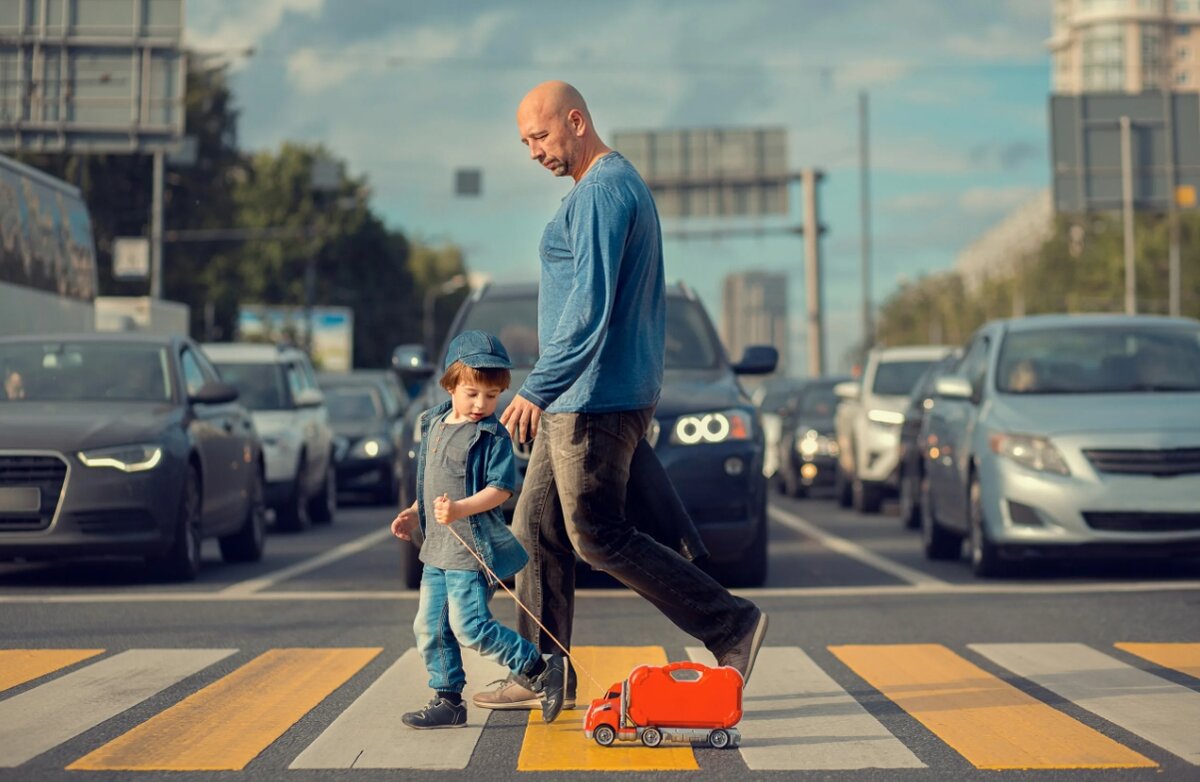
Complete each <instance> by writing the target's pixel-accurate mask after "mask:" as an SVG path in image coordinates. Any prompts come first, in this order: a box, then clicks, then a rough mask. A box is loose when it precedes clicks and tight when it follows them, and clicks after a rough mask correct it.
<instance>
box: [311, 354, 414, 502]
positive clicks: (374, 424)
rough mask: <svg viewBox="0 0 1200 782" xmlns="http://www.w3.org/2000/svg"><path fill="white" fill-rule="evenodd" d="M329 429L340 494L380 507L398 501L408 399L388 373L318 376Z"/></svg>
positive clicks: (379, 371)
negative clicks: (359, 494)
mask: <svg viewBox="0 0 1200 782" xmlns="http://www.w3.org/2000/svg"><path fill="white" fill-rule="evenodd" d="M317 383H318V384H320V386H321V389H322V391H324V392H325V404H326V406H327V407H328V408H329V420H330V422H331V424H332V426H333V463H334V467H335V469H336V470H337V486H338V491H339V492H366V493H368V494H369V495H370V496H371V498H372V499H373V500H374V501H375V502H376V503H378V504H380V505H391V504H395V503H396V502H397V500H398V499H399V496H400V478H401V458H400V457H401V450H400V449H401V447H402V446H403V442H402V441H403V434H402V431H403V428H404V420H403V419H404V411H405V408H407V407H408V403H409V401H410V400H409V398H408V394H407V393H405V391H404V389H403V388H401V387H400V382H399V381H398V380H397V379H396V375H395V373H393V372H392V371H391V370H367V369H363V370H355V371H353V372H345V373H320V374H318V375H317Z"/></svg>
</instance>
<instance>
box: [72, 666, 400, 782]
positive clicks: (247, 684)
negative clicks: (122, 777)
mask: <svg viewBox="0 0 1200 782" xmlns="http://www.w3.org/2000/svg"><path fill="white" fill-rule="evenodd" d="M381 651H383V650H382V649H378V648H373V649H272V650H270V651H268V652H265V653H263V654H262V655H260V656H258V657H256V658H255V659H253V660H251V661H250V662H249V663H247V664H246V665H243V666H242V667H241V668H238V669H237V670H236V671H234V672H233V673H231V674H229V675H228V676H225V677H224V678H222V679H220V680H219V681H217V682H214V683H213V684H210V685H209V686H207V687H205V688H204V689H202V690H200V691H198V692H196V693H193V694H192V695H190V696H188V697H187V698H185V699H184V700H182V701H180V702H179V703H177V704H175V705H174V706H172V707H171V708H169V709H167V710H166V711H164V712H161V713H160V714H158V715H157V716H155V717H153V718H151V719H150V720H148V721H146V722H143V723H142V724H141V725H138V726H137V727H136V728H134V729H133V730H131V731H129V732H128V733H126V734H124V735H123V736H119V737H118V738H116V739H114V740H113V741H111V742H109V743H108V744H105V745H104V746H102V747H100V748H99V749H97V750H95V751H94V752H92V753H90V754H88V755H85V756H84V757H82V758H80V759H79V760H77V761H75V762H74V763H72V764H71V765H69V766H67V768H68V769H70V770H85V771H105V770H109V771H238V770H241V769H243V768H245V767H246V764H248V763H249V762H250V761H251V760H253V759H254V757H255V756H256V755H258V753H260V752H262V751H263V750H264V749H266V748H267V747H268V746H270V745H271V743H272V742H274V741H275V740H276V739H278V738H279V737H280V736H282V735H283V734H284V733H285V732H286V731H287V729H288V728H290V727H291V726H292V725H294V724H295V723H296V722H297V721H298V720H299V719H300V718H301V717H303V716H304V715H305V714H307V713H308V712H309V711H310V710H311V709H312V708H313V707H315V706H316V705H317V704H318V703H320V702H321V701H322V700H324V699H325V697H326V696H328V695H329V694H330V693H332V692H333V691H334V690H336V689H337V688H338V687H340V686H342V685H343V684H345V683H346V681H348V680H349V679H350V677H351V676H353V675H354V674H355V673H357V672H358V671H359V670H360V669H361V668H362V667H363V666H365V665H366V664H367V663H369V662H370V661H371V660H372V659H373V658H374V657H375V656H376V655H378V654H379V653H380V652H381Z"/></svg>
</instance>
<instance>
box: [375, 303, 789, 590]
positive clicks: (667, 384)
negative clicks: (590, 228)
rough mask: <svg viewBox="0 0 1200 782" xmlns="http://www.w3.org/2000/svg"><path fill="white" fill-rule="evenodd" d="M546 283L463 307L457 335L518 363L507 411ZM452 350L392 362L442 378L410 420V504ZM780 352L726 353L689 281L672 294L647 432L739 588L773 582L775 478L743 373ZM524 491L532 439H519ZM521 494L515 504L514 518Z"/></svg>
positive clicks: (410, 351)
mask: <svg viewBox="0 0 1200 782" xmlns="http://www.w3.org/2000/svg"><path fill="white" fill-rule="evenodd" d="M537 293H538V289H537V285H536V284H533V283H523V284H521V283H513V284H504V285H488V286H485V287H483V288H481V289H479V290H477V291H475V292H474V293H473V294H472V295H471V296H470V297H468V298H467V300H466V301H464V302H463V305H462V307H461V308H460V309H459V311H458V314H457V315H456V316H455V319H454V322H453V324H452V325H451V327H450V331H449V334H448V337H447V342H448V341H449V338H452V337H453V336H454V335H456V334H459V333H461V332H463V331H467V330H470V329H480V330H482V331H487V332H489V333H491V334H495V335H496V336H497V337H499V338H500V341H501V342H503V343H504V347H505V348H506V349H507V350H508V354H509V356H510V357H511V358H512V362H513V365H514V369H513V372H512V386H511V387H510V388H509V390H508V391H506V392H505V393H504V394H503V395H502V396H501V397H500V403H499V405H498V406H497V408H496V413H497V415H499V414H500V413H501V412H503V410H504V408H505V407H506V406H507V404H508V402H509V400H510V399H512V397H513V395H514V394H515V393H516V391H517V389H519V388H520V387H521V384H522V383H523V382H524V381H525V378H526V376H527V375H528V374H529V372H530V370H532V369H533V365H534V363H535V362H536V361H537V357H538V340H537ZM444 356H445V346H443V348H442V350H441V351H440V352H439V356H438V357H437V360H436V361H431V360H430V357H429V356H428V355H427V354H426V351H425V350H424V349H423V348H421V347H420V346H414V345H405V346H401V347H398V348H397V349H396V351H395V353H394V355H393V357H392V358H393V361H392V365H393V368H395V369H396V370H397V371H398V372H400V374H401V376H402V377H405V376H407V377H412V376H424V377H427V378H428V377H434V378H435V379H434V380H433V381H432V382H427V383H426V384H425V386H424V388H423V390H422V391H421V392H420V393H419V394H417V395H416V397H415V398H414V400H413V404H412V405H411V406H410V407H409V409H408V412H407V413H406V415H405V427H404V437H405V448H404V456H405V459H404V467H403V468H402V469H403V472H404V475H403V479H402V481H401V486H400V506H401V507H405V506H407V505H409V504H411V503H412V502H413V500H414V498H415V496H416V465H415V459H416V455H417V447H418V443H417V442H416V441H415V440H416V438H417V437H419V436H420V435H419V432H418V431H417V417H418V416H419V415H420V413H421V412H422V411H423V410H426V409H428V408H430V407H433V406H434V405H435V404H438V403H440V402H442V401H443V400H444V399H445V398H446V392H445V390H443V389H442V388H441V387H440V386H439V385H438V384H437V382H436V377H440V375H441V371H440V370H441V367H442V362H443V357H444ZM778 358H779V357H778V354H777V352H776V351H775V349H774V348H772V347H767V346H752V347H749V348H747V349H746V354H745V356H743V358H742V361H741V362H740V363H738V364H733V365H731V364H730V363H729V361H728V359H727V358H726V357H725V351H724V349H723V348H722V346H721V342H720V339H719V338H718V337H717V333H716V331H715V330H714V329H713V326H712V322H711V321H710V320H709V317H708V313H707V312H705V310H704V305H703V304H701V303H700V300H699V299H698V298H697V297H696V295H695V294H694V293H693V292H692V291H691V289H689V288H688V287H687V286H686V285H684V284H683V283H679V284H677V285H673V286H669V287H668V288H667V328H666V359H665V364H666V367H665V373H664V377H663V389H662V397H661V399H660V400H659V404H658V409H657V410H656V412H655V418H654V422H653V424H652V425H651V430H650V432H649V433H648V435H647V438H648V439H649V440H650V443H651V445H653V446H654V448H655V451H656V453H657V454H658V458H659V460H661V461H662V463H663V466H664V467H665V468H666V470H667V473H668V475H670V477H671V481H672V482H673V483H674V484H675V489H676V491H678V493H679V496H680V497H681V498H682V500H683V503H684V505H685V506H686V508H687V510H688V512H689V513H690V514H691V516H692V519H693V520H694V521H695V523H696V526H697V528H698V529H699V532H700V534H701V537H702V538H703V540H704V544H705V545H706V546H707V547H708V550H709V554H710V556H709V559H708V560H707V561H706V562H705V567H706V568H707V569H708V570H709V571H710V572H712V573H713V574H714V575H715V576H716V577H717V578H719V579H720V580H721V581H722V582H724V583H726V584H729V585H739V586H754V585H759V584H762V583H763V580H764V579H765V578H766V572H767V515H766V508H767V500H766V484H767V479H766V477H765V476H764V475H763V469H762V464H763V450H764V448H763V433H762V426H761V421H760V419H759V414H758V410H757V408H756V407H755V405H754V403H753V402H752V401H751V400H750V397H749V396H748V395H747V394H746V392H745V390H744V389H743V388H742V385H741V384H740V383H739V382H738V379H737V375H738V374H747V375H749V374H768V373H770V372H773V371H774V369H775V365H776V363H777V362H778ZM513 445H514V449H515V451H516V456H517V484H518V492H519V491H520V484H521V483H522V481H523V479H524V475H525V468H526V467H527V465H528V463H529V453H530V449H531V446H532V443H524V444H517V443H514V444H513ZM515 505H516V495H514V496H513V497H512V498H511V499H510V500H509V501H508V503H507V504H506V505H505V508H504V509H505V512H506V514H507V515H508V516H509V517H510V518H511V515H512V510H513V508H514V507H515ZM402 550H403V558H402V560H403V561H402V569H403V575H404V579H405V582H406V583H407V585H408V586H409V588H415V587H417V586H418V585H419V583H420V563H419V562H418V560H417V556H416V549H415V548H413V547H412V546H409V545H404V546H403V547H402Z"/></svg>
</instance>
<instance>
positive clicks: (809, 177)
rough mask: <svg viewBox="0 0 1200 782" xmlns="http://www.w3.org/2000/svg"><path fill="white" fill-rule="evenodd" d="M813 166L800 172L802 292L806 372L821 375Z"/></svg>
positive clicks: (816, 176)
mask: <svg viewBox="0 0 1200 782" xmlns="http://www.w3.org/2000/svg"><path fill="white" fill-rule="evenodd" d="M819 178H820V174H819V173H818V172H817V171H816V169H812V168H806V169H804V170H803V171H802V172H801V176H800V182H801V187H802V188H803V190H804V294H805V300H806V301H805V304H806V305H807V308H808V374H809V376H810V377H820V376H821V375H824V374H825V314H824V312H823V311H822V309H821V300H822V299H823V298H824V297H822V296H821V215H820V211H819V210H818V209H817V180H818V179H819Z"/></svg>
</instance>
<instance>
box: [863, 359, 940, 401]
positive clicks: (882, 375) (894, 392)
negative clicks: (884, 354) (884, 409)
mask: <svg viewBox="0 0 1200 782" xmlns="http://www.w3.org/2000/svg"><path fill="white" fill-rule="evenodd" d="M933 363H934V362H933V361H930V360H921V361H883V362H880V364H879V366H877V367H875V382H874V383H872V385H871V391H872V393H875V394H878V395H879V396H908V395H909V394H911V393H912V390H913V386H915V385H916V384H917V381H918V380H920V379H921V375H923V374H925V370H926V369H929V367H930V366H931V365H932V364H933Z"/></svg>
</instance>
